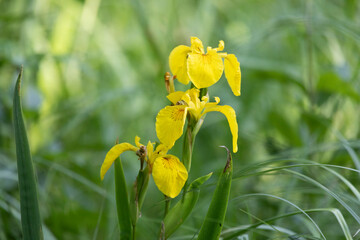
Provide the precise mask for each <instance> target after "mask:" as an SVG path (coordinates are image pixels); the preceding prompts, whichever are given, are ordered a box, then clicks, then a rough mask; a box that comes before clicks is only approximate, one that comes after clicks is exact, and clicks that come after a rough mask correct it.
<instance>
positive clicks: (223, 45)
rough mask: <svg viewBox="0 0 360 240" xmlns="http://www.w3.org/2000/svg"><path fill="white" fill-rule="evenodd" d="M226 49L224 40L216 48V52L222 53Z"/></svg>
mask: <svg viewBox="0 0 360 240" xmlns="http://www.w3.org/2000/svg"><path fill="white" fill-rule="evenodd" d="M224 48H225V43H224V41H223V40H220V41H219V46H218V47H217V48H215V50H216V51H222V50H224Z"/></svg>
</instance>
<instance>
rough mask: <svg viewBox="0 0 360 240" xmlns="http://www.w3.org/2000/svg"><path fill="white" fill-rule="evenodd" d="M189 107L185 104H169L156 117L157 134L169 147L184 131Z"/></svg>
mask: <svg viewBox="0 0 360 240" xmlns="http://www.w3.org/2000/svg"><path fill="white" fill-rule="evenodd" d="M186 114H187V107H186V106H185V105H176V106H167V107H165V108H163V109H161V110H160V112H159V113H158V115H157V117H156V134H157V136H158V138H159V140H160V142H162V143H163V144H164V145H166V146H167V147H168V148H169V149H170V148H171V147H172V146H174V144H175V141H176V140H177V139H179V138H180V137H181V135H182V133H183V129H184V124H185V120H186Z"/></svg>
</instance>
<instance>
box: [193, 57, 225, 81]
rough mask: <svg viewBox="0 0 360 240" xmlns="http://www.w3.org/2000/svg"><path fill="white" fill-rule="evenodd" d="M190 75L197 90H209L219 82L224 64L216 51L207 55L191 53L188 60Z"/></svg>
mask: <svg viewBox="0 0 360 240" xmlns="http://www.w3.org/2000/svg"><path fill="white" fill-rule="evenodd" d="M187 68H188V75H189V77H190V80H191V82H192V83H193V84H194V85H195V86H196V87H197V88H207V87H210V86H211V85H213V84H214V83H216V82H217V81H219V79H220V77H221V75H222V73H223V71H224V64H223V61H222V59H221V57H220V55H218V54H217V52H216V51H215V50H211V51H210V52H208V53H207V54H196V53H189V56H188V60H187Z"/></svg>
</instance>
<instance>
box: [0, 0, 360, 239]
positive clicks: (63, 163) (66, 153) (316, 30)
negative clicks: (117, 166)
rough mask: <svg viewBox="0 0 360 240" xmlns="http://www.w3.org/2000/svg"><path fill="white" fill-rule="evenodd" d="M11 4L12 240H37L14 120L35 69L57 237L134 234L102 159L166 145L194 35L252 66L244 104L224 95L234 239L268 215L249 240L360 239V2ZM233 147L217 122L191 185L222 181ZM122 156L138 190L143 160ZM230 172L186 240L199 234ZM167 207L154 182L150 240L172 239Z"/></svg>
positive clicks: (43, 201)
mask: <svg viewBox="0 0 360 240" xmlns="http://www.w3.org/2000/svg"><path fill="white" fill-rule="evenodd" d="M0 9H1V11H0V239H20V238H21V224H20V222H19V217H20V215H19V192H18V183H17V170H16V156H15V145H14V144H15V143H14V133H13V126H12V118H11V116H12V115H11V112H12V94H13V87H14V84H15V79H16V76H17V74H18V72H19V66H20V65H23V66H24V76H23V88H22V91H23V111H24V114H25V118H26V123H27V130H28V137H29V142H30V144H31V150H32V155H33V159H34V161H35V166H36V168H37V175H38V182H39V195H40V196H39V201H40V208H41V209H40V211H41V215H42V219H43V222H44V226H45V227H44V231H45V239H80V240H81V239H118V236H119V229H118V226H117V217H116V210H115V197H114V186H113V185H114V182H113V170H112V171H110V172H109V173H108V174H107V176H106V177H105V180H104V182H101V181H100V177H99V171H100V166H101V163H102V161H103V159H104V156H105V154H106V152H107V150H109V149H110V147H111V146H112V145H113V144H114V142H115V140H116V138H119V140H120V142H123V141H124V142H125V141H126V142H130V143H134V142H133V141H134V137H135V135H139V136H140V137H141V138H142V141H143V142H147V141H148V139H150V140H152V141H155V140H156V134H155V117H156V114H157V112H158V111H159V110H160V109H161V108H162V107H164V106H165V105H167V104H168V102H167V100H166V98H165V96H166V90H165V87H164V82H163V74H164V73H165V72H166V71H169V67H168V55H169V53H170V51H171V50H172V49H173V48H174V47H175V46H177V45H179V44H184V45H189V41H190V36H197V37H199V38H200V39H201V40H203V42H204V45H206V46H207V45H210V46H217V44H218V41H219V40H224V41H225V51H226V52H228V53H234V54H235V55H236V56H237V58H238V60H239V61H240V64H241V71H242V95H241V97H235V96H233V95H232V93H231V91H230V88H229V87H228V85H227V83H226V80H225V77H224V76H223V77H222V79H221V80H220V81H219V82H218V83H217V84H216V85H214V86H212V87H211V88H210V89H209V93H210V96H219V97H220V98H221V104H228V105H231V106H232V107H233V108H234V109H235V111H236V112H237V117H238V123H239V152H238V153H237V154H234V155H233V159H234V176H233V177H234V180H233V185H232V190H231V197H230V198H231V200H230V202H229V205H228V213H227V216H226V221H225V226H224V231H225V233H226V232H227V233H230V232H231V233H233V232H236V231H237V230H239V228H241V227H245V228H246V227H247V226H248V225H251V224H254V223H257V222H259V221H260V224H262V225H260V227H258V228H256V226H253V227H252V228H250V229H248V230H246V231H243V232H239V233H237V234H236V235H237V236H240V238H238V239H247V238H246V237H248V238H249V239H275V238H276V239H290V237H289V236H290V235H292V236H293V237H295V236H297V237H300V236H302V237H303V238H302V239H323V238H322V237H321V235H320V233H319V231H318V230H317V229H316V225H315V223H316V224H317V225H318V227H319V229H321V231H322V232H323V234H324V236H325V237H326V239H345V236H346V234H345V233H344V231H343V230H344V228H341V226H346V228H348V229H349V232H350V237H351V236H354V237H353V238H354V239H360V236H359V235H360V233H359V234H356V233H357V231H358V229H359V228H360V227H359V226H360V217H359V216H358V215H360V211H359V209H360V194H359V192H358V190H359V184H360V178H359V176H360V175H359V172H356V171H353V170H351V169H355V170H356V169H357V171H359V170H360V161H359V148H360V140H359V131H360V129H359V122H360V121H359V120H360V111H359V101H360V94H359V91H360V84H359V80H360V79H359V78H360V77H359V75H360V28H359V25H360V2H359V1H356V0H302V1H301V0H297V1H287V0H273V1H264V0H263V1H260V0H252V1H245V0H239V1H232V0H222V1H215V0H210V1H209V0H184V1H174V0H172V1H167V0H156V1H155V0H149V1H140V0H133V1H124V0H107V1H101V0H85V1H82V0H63V1H54V0H48V1H46V0H32V1H24V0H12V1H9V0H5V1H4V0H2V1H1V0H0ZM176 87H177V89H181V90H184V89H186V88H188V86H181V85H180V84H177V85H176ZM181 143H182V141H181V140H179V141H178V143H177V144H176V146H175V148H174V149H173V150H172V153H173V154H176V155H177V156H179V157H181ZM219 145H227V146H231V134H230V131H229V128H228V124H227V122H226V119H225V118H224V117H223V116H222V115H221V114H215V113H213V114H208V116H207V118H206V119H205V123H204V125H203V127H202V129H201V130H200V133H199V134H198V137H197V140H196V144H195V150H194V157H193V159H194V160H193V165H192V170H191V173H190V176H189V178H190V179H191V180H192V179H195V178H197V177H199V176H201V175H204V174H207V173H209V172H211V171H214V172H215V173H219V172H220V171H221V169H222V168H223V166H224V163H225V161H226V153H225V152H224V150H223V149H220V148H218V146H219ZM122 159H123V166H124V169H125V171H126V173H125V174H126V178H127V180H128V183H129V186H130V185H131V184H132V182H133V181H134V180H135V177H136V173H137V170H138V167H139V166H138V164H139V163H138V162H137V160H136V157H134V155H132V154H127V153H125V154H124V155H123V157H122ZM285 160H286V161H285ZM303 160H309V162H304V161H303ZM294 164H296V166H297V167H294V166H292V165H294ZM316 164H330V165H340V166H343V167H346V168H351V169H346V168H335V167H331V166H328V165H326V166H328V167H324V166H325V165H321V166H319V165H316ZM264 170H269V171H266V172H264ZM290 170H291V171H290ZM217 176H218V174H217V175H216V174H215V176H213V177H212V179H211V181H209V183H207V184H205V186H204V187H203V188H202V193H201V196H200V201H199V202H198V204H197V207H196V209H195V211H194V212H193V213H192V215H191V217H190V218H189V219H188V220H187V221H186V222H185V224H184V225H183V227H182V228H181V229H180V230H178V232H177V233H176V234H175V235H174V237H173V238H172V239H192V238H193V236H194V235H195V234H196V233H197V232H198V230H199V229H200V226H201V223H202V221H203V218H204V217H205V214H206V210H207V207H208V206H209V203H210V199H211V196H212V193H213V190H214V188H215V184H216V180H217ZM303 176H306V177H307V178H306V177H303ZM319 184H321V185H319ZM338 198H339V199H340V200H341V201H339V199H338ZM163 201H164V200H163V196H162V194H161V193H160V192H159V191H158V190H157V189H156V187H155V185H154V183H153V182H151V183H150V189H149V193H148V195H147V197H146V199H145V203H144V207H143V211H142V218H141V219H140V220H139V223H138V224H139V227H138V239H156V238H157V235H158V231H159V225H160V221H161V218H162V214H163V213H162V211H163V208H164V206H163V205H164V202H163ZM294 205H296V206H297V207H298V208H296V207H295V206H294ZM319 208H322V209H324V211H315V212H312V213H309V216H308V217H307V216H306V215H305V214H304V213H300V214H297V215H293V216H288V217H283V215H284V214H287V213H291V212H294V211H299V209H301V210H304V211H306V210H311V209H319ZM333 213H335V215H333ZM341 216H342V217H343V222H342V223H343V225H341V224H340V223H341V221H340V222H339V220H341ZM272 217H277V218H278V219H276V220H275V221H271V222H268V223H265V222H263V221H264V220H266V219H269V218H272ZM309 217H311V218H312V220H313V221H311V220H309ZM267 224H268V225H267ZM276 226H277V227H278V228H277V227H276ZM225 233H224V236H225V237H226V236H227V235H226V234H225ZM348 235H349V234H348ZM235 237H236V236H234V239H236V238H235ZM230 239H232V238H231V237H230ZM291 239H295V238H291ZM299 239H301V238H299ZM347 239H349V238H347ZM350 239H351V238H350Z"/></svg>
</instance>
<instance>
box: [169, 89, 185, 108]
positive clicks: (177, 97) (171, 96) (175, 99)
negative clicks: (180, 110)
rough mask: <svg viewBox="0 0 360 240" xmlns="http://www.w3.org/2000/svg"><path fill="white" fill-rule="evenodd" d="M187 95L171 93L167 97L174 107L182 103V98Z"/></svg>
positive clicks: (178, 92) (179, 92)
mask: <svg viewBox="0 0 360 240" xmlns="http://www.w3.org/2000/svg"><path fill="white" fill-rule="evenodd" d="M184 95H185V93H184V92H182V91H177V92H173V93H170V94H169V95H167V99H169V100H170V102H172V103H173V104H174V105H176V103H177V102H179V101H181V100H182V99H181V98H182V97H183V96H184Z"/></svg>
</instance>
